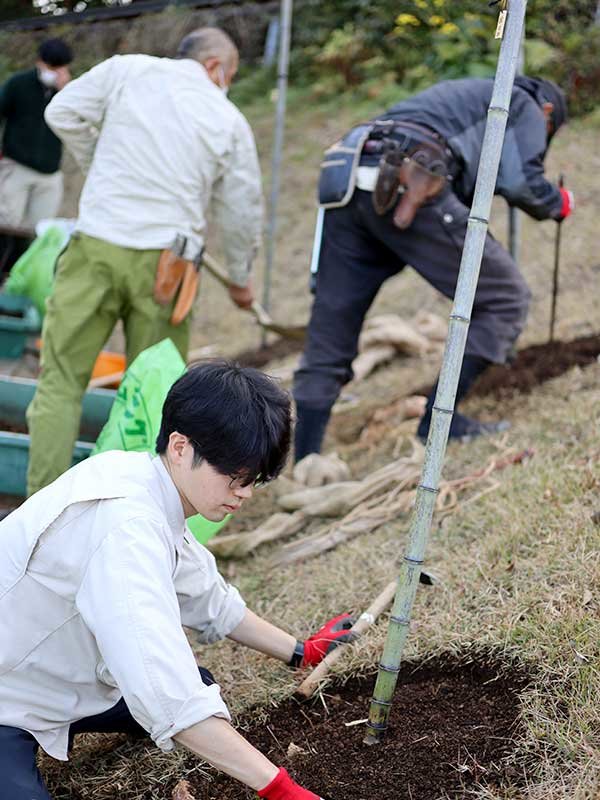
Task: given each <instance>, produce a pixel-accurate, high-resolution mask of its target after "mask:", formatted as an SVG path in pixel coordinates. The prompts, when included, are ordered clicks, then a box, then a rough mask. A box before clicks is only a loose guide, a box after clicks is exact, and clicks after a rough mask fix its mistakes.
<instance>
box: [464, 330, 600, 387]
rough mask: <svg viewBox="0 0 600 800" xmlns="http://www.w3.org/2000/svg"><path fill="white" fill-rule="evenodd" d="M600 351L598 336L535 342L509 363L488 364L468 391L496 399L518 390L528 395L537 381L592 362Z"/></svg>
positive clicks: (599, 337)
mask: <svg viewBox="0 0 600 800" xmlns="http://www.w3.org/2000/svg"><path fill="white" fill-rule="evenodd" d="M599 354H600V336H598V335H595V336H584V337H582V338H580V339H573V340H572V341H570V342H558V341H555V342H547V343H546V344H534V345H531V346H530V347H526V348H525V349H524V350H519V352H518V353H517V357H516V359H515V360H514V361H513V363H512V364H508V365H506V366H500V365H495V366H493V367H490V368H489V369H488V370H486V372H485V373H484V374H483V375H482V376H481V378H480V379H479V380H478V381H477V383H476V384H475V385H474V386H473V388H472V390H471V393H470V394H471V396H479V397H483V396H485V395H492V396H493V397H497V398H498V399H501V398H505V397H510V396H512V395H514V394H516V393H517V392H521V393H522V394H529V393H530V392H531V391H532V390H533V389H534V388H535V387H536V386H537V385H538V384H540V383H544V381H548V380H550V379H551V378H557V377H558V376H559V375H562V374H563V373H565V372H567V370H569V369H571V368H572V367H577V366H578V367H585V366H587V365H588V364H593V363H594V361H596V359H597V358H598V355H599Z"/></svg>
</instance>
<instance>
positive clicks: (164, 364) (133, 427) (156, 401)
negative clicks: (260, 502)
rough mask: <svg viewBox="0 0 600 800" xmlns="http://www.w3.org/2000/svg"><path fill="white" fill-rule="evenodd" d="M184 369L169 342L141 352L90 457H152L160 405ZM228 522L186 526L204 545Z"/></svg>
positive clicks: (198, 520)
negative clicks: (110, 453) (116, 453)
mask: <svg viewBox="0 0 600 800" xmlns="http://www.w3.org/2000/svg"><path fill="white" fill-rule="evenodd" d="M185 369H186V366H185V363H184V361H183V359H182V358H181V356H180V355H179V351H178V350H177V348H176V347H175V345H174V344H173V342H172V341H171V340H170V339H163V340H162V342H159V343H158V344H155V345H153V346H152V347H148V348H147V349H146V350H143V351H142V352H141V353H140V354H139V356H138V357H137V358H136V359H135V361H134V362H133V363H132V364H131V366H130V367H128V369H127V371H126V372H125V375H124V377H123V380H122V381H121V385H120V386H119V390H118V392H117V396H116V397H115V401H114V403H113V406H112V408H111V411H110V415H109V417H108V421H107V422H106V424H105V426H104V427H103V428H102V430H101V431H100V435H99V436H98V440H97V441H96V445H95V447H94V449H93V451H92V455H96V453H103V452H105V451H106V450H135V451H138V452H149V453H154V452H155V445H156V437H157V436H158V431H159V429H160V420H161V416H162V407H163V404H164V402H165V399H166V397H167V394H168V392H169V389H170V388H171V386H172V385H173V384H174V383H175V381H176V380H177V379H178V378H180V377H181V375H183V373H184V372H185ZM228 519H229V517H226V518H225V519H224V520H223V521H221V522H211V521H210V520H207V519H205V518H204V517H203V516H202V515H201V514H198V515H197V516H195V517H190V519H188V521H187V523H188V527H189V528H190V530H191V531H192V533H193V534H194V536H195V538H196V539H197V540H198V541H199V542H200V543H201V544H205V543H206V542H207V541H208V540H209V539H211V538H212V537H213V536H214V535H215V534H216V533H217V531H218V530H219V529H220V528H222V527H223V525H224V524H225V523H226V522H227V520H228Z"/></svg>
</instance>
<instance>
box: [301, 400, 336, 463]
mask: <svg viewBox="0 0 600 800" xmlns="http://www.w3.org/2000/svg"><path fill="white" fill-rule="evenodd" d="M330 415H331V408H311V407H310V406H304V405H301V404H297V405H296V431H295V437H294V463H297V462H298V461H302V459H303V458H304V456H307V455H309V453H320V452H321V445H322V443H323V437H324V435H325V428H326V427H327V423H328V422H329V417H330Z"/></svg>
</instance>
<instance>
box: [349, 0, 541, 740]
mask: <svg viewBox="0 0 600 800" xmlns="http://www.w3.org/2000/svg"><path fill="white" fill-rule="evenodd" d="M506 6H508V7H507V8H506V9H505V7H506ZM500 7H501V12H502V11H504V10H506V11H507V12H508V13H507V17H506V27H505V29H504V36H503V39H502V43H501V46H500V55H499V58H498V65H497V69H496V77H495V80H494V88H493V91H492V98H491V102H490V106H489V110H488V118H487V123H486V128H485V134H484V139H483V146H482V150H481V158H480V161H479V168H478V171H477V182H476V186H475V195H474V199H473V205H472V208H471V212H470V215H469V221H468V225H467V235H466V239H465V245H464V250H463V254H462V259H461V264H460V272H459V276H458V282H457V286H456V292H455V296H454V305H453V308H452V312H451V314H450V325H449V328H448V338H447V340H446V348H445V351H444V358H443V362H442V369H441V373H440V379H439V383H438V389H437V393H436V397H435V402H434V406H433V415H432V420H431V426H430V429H429V436H428V439H427V446H426V448H425V460H424V464H423V471H422V476H421V483H420V485H419V487H418V489H417V496H416V501H415V507H414V511H413V516H412V519H411V525H410V532H409V542H408V546H407V549H406V553H405V556H404V561H403V564H402V567H401V570H400V576H399V581H398V590H397V592H396V596H395V599H394V604H393V607H392V614H391V617H390V624H389V629H388V634H387V638H386V642H385V646H384V651H383V657H382V660H381V663H380V665H379V672H378V674H377V681H376V683H375V689H374V692H373V697H372V699H371V705H370V709H369V722H368V728H367V734H366V737H365V742H366V743H367V744H377V743H379V742H381V741H382V740H383V738H384V736H385V732H386V730H387V726H388V718H389V714H390V710H391V705H392V697H393V694H394V689H395V687H396V682H397V680H398V673H399V672H400V662H401V659H402V653H403V650H404V645H405V642H406V638H407V635H408V629H409V625H410V617H411V610H412V606H413V602H414V598H415V594H416V591H417V586H418V584H419V575H420V574H421V567H422V564H423V561H424V558H425V551H426V548H427V540H428V537H429V531H430V529H431V520H432V517H433V511H434V508H435V502H436V498H437V496H438V492H439V481H440V474H441V471H442V466H443V463H444V456H445V452H446V445H447V443H448V433H449V431H450V423H451V421H452V415H453V413H454V401H455V398H456V390H457V386H458V378H459V375H460V369H461V366H462V360H463V356H464V352H465V343H466V339H467V334H468V331H469V323H470V317H471V312H472V309H473V300H474V298H475V291H476V289H477V280H478V278H479V270H480V267H481V259H482V255H483V248H484V244H485V239H486V235H487V230H488V225H489V215H490V209H491V205H492V199H493V196H494V188H495V185H496V179H497V176H498V166H499V164H500V156H501V153H502V145H503V142H504V134H505V130H506V122H507V119H508V109H509V106H510V99H511V94H512V88H513V84H514V78H515V72H516V67H517V63H518V59H519V48H520V46H521V38H522V34H523V29H524V23H525V11H526V8H527V0H508V2H507V0H502V2H501V3H500Z"/></svg>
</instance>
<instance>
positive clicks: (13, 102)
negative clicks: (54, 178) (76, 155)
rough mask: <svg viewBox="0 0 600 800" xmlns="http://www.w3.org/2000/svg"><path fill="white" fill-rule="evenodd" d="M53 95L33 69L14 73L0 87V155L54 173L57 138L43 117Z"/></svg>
mask: <svg viewBox="0 0 600 800" xmlns="http://www.w3.org/2000/svg"><path fill="white" fill-rule="evenodd" d="M55 94H56V90H55V89H48V88H46V87H45V86H43V85H42V84H41V83H40V81H39V80H38V76H37V70H36V69H30V70H27V71H26V72H17V73H16V75H13V76H12V77H11V78H9V79H8V80H7V81H6V83H5V84H4V85H3V86H2V87H1V88H0V123H1V122H2V121H3V120H4V121H5V122H6V127H5V129H4V137H3V142H2V152H3V154H4V155H5V156H7V157H8V158H12V159H13V160H14V161H17V162H18V163H19V164H23V165H24V166H26V167H30V168H31V169H34V170H36V171H37V172H43V173H45V174H50V173H52V172H56V170H57V169H58V168H59V166H60V158H61V155H62V145H61V142H60V139H59V138H58V137H57V136H55V135H54V134H53V133H52V131H51V130H50V128H49V127H48V126H47V125H46V121H45V119H44V111H45V110H46V106H47V105H48V103H49V102H50V100H52V98H53V97H54V95H55Z"/></svg>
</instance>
